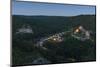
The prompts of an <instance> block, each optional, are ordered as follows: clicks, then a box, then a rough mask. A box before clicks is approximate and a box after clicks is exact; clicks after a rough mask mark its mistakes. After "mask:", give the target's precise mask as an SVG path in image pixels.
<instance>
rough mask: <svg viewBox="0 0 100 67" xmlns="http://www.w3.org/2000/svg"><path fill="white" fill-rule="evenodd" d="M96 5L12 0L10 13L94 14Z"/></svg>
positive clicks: (42, 14) (45, 14)
mask: <svg viewBox="0 0 100 67" xmlns="http://www.w3.org/2000/svg"><path fill="white" fill-rule="evenodd" d="M95 11H96V7H95V6H89V5H78V4H77V5H75V4H57V3H56V4H54V3H42V2H22V1H21V2H20V1H12V15H25V16H78V15H96V12H95Z"/></svg>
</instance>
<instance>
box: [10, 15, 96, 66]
mask: <svg viewBox="0 0 100 67" xmlns="http://www.w3.org/2000/svg"><path fill="white" fill-rule="evenodd" d="M23 25H29V26H30V27H31V28H32V30H33V34H29V33H20V34H16V31H18V29H20V28H21V27H22V26H23ZM79 25H82V26H83V27H84V28H86V29H87V30H90V31H92V32H93V33H94V34H92V38H93V39H94V41H93V42H92V41H90V40H86V41H84V42H83V41H80V40H77V39H75V38H72V37H71V36H70V34H67V35H65V36H64V37H65V40H64V41H63V42H61V43H53V42H45V44H44V45H45V47H47V48H48V49H49V50H43V49H41V48H38V47H35V46H34V44H35V42H36V41H37V40H39V39H40V38H42V37H47V36H50V35H52V34H55V33H59V32H62V31H67V30H70V29H71V28H74V27H77V26H79ZM38 57H44V58H46V59H47V60H49V61H51V63H52V64H54V63H65V62H80V61H95V60H96V16H95V15H79V16H72V17H65V16H23V15H13V16H12V63H13V65H24V64H32V61H33V60H34V59H36V58H38Z"/></svg>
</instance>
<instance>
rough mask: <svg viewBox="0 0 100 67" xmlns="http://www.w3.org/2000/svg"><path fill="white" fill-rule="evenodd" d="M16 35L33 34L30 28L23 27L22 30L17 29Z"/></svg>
mask: <svg viewBox="0 0 100 67" xmlns="http://www.w3.org/2000/svg"><path fill="white" fill-rule="evenodd" d="M16 33H33V30H32V28H31V27H30V26H26V27H25V25H24V26H23V27H22V28H20V29H18V31H17V32H16Z"/></svg>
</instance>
